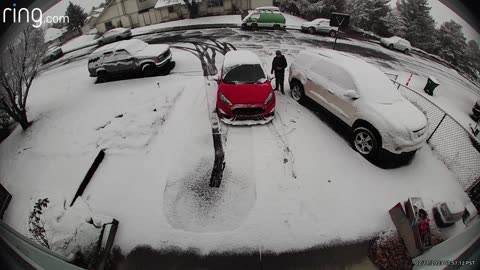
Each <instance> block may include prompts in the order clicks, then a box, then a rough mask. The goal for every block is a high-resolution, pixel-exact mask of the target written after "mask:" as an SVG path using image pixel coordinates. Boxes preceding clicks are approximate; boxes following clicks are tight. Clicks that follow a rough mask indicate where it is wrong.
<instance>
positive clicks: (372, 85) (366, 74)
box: [317, 49, 401, 101]
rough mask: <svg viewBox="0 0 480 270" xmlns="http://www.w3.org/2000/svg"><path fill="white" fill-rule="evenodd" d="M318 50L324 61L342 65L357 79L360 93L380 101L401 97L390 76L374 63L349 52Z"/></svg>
mask: <svg viewBox="0 0 480 270" xmlns="http://www.w3.org/2000/svg"><path fill="white" fill-rule="evenodd" d="M317 52H318V53H317V54H318V55H320V57H322V60H323V61H325V62H329V63H331V64H332V65H337V66H340V67H342V68H343V69H344V70H345V71H346V72H348V73H349V74H350V75H351V77H352V78H353V80H354V81H355V84H356V85H357V87H358V89H357V90H358V91H359V92H360V95H366V96H370V97H372V98H374V99H376V100H378V101H383V100H385V101H387V100H392V99H393V100H395V99H398V98H400V97H401V96H400V94H399V93H398V91H397V90H396V89H395V87H394V85H393V84H392V82H391V81H390V80H389V79H388V77H387V76H386V75H385V74H384V73H383V72H382V71H380V70H379V69H378V68H376V67H375V66H373V65H372V64H369V63H367V62H365V61H364V60H362V59H360V58H358V57H355V56H353V55H350V54H347V53H341V52H337V51H333V50H326V49H321V50H318V51H317ZM338 79H339V80H340V79H341V77H339V78H338Z"/></svg>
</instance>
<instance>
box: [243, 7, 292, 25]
mask: <svg viewBox="0 0 480 270" xmlns="http://www.w3.org/2000/svg"><path fill="white" fill-rule="evenodd" d="M285 22H286V19H285V16H283V14H282V13H281V12H280V10H279V9H278V8H275V7H272V8H271V9H267V8H257V9H255V11H254V12H253V13H251V14H249V15H248V16H247V17H245V19H243V23H242V28H249V29H253V30H256V29H258V28H273V29H275V30H280V29H285Z"/></svg>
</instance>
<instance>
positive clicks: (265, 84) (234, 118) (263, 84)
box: [217, 51, 275, 125]
mask: <svg viewBox="0 0 480 270" xmlns="http://www.w3.org/2000/svg"><path fill="white" fill-rule="evenodd" d="M217 112H218V115H219V117H220V119H221V120H222V121H223V122H225V123H227V124H240V125H241V124H251V123H254V124H265V123H268V122H270V121H271V120H272V119H273V117H274V115H275V93H274V92H273V89H272V86H271V84H270V80H269V79H268V78H267V75H266V73H265V71H264V69H263V67H262V62H261V61H260V59H259V58H258V56H257V55H255V54H254V53H252V52H249V51H231V52H228V53H227V54H226V55H225V60H224V62H223V68H222V72H221V74H220V77H219V78H218V91H217ZM246 120H249V121H246ZM251 120H254V122H252V121H251Z"/></svg>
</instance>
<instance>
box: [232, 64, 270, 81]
mask: <svg viewBox="0 0 480 270" xmlns="http://www.w3.org/2000/svg"><path fill="white" fill-rule="evenodd" d="M264 81H265V72H263V69H262V67H261V66H260V65H241V66H238V67H236V68H234V69H232V70H230V71H229V72H228V73H227V75H225V77H224V78H223V82H224V83H228V84H249V83H258V82H262V83H263V82H264Z"/></svg>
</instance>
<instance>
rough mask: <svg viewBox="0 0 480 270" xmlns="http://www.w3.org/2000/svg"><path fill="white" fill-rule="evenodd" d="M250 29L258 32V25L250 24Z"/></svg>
mask: <svg viewBox="0 0 480 270" xmlns="http://www.w3.org/2000/svg"><path fill="white" fill-rule="evenodd" d="M250 27H251V28H252V30H258V24H256V23H252V25H251V26H250Z"/></svg>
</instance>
